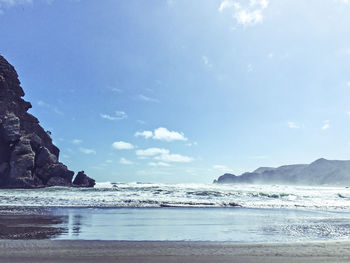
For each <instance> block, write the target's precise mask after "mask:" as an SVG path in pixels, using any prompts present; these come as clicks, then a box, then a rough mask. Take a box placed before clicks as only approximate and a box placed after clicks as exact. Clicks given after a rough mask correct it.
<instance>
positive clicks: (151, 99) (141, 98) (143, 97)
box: [139, 94, 159, 103]
mask: <svg viewBox="0 0 350 263" xmlns="http://www.w3.org/2000/svg"><path fill="white" fill-rule="evenodd" d="M139 99H140V100H143V101H147V102H154V103H159V100H157V99H155V98H150V97H147V96H145V95H142V94H140V95H139Z"/></svg>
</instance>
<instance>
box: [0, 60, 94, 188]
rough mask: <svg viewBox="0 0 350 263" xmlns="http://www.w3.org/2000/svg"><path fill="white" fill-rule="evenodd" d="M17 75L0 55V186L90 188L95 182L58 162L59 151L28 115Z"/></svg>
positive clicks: (45, 132)
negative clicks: (75, 174) (75, 173)
mask: <svg viewBox="0 0 350 263" xmlns="http://www.w3.org/2000/svg"><path fill="white" fill-rule="evenodd" d="M23 96H24V91H23V89H22V87H21V86H20V81H19V79H18V75H17V72H16V70H15V69H14V67H13V66H11V65H10V64H9V63H8V62H7V60H6V59H5V58H4V57H2V56H0V187H1V188H35V187H44V186H79V187H92V186H94V185H95V181H94V180H93V179H91V178H89V177H88V176H86V175H85V174H84V172H79V173H78V175H77V176H76V178H75V180H74V181H73V182H72V179H73V176H74V172H73V171H70V170H68V168H67V166H65V165H64V164H63V163H61V162H59V153H60V151H59V149H58V148H57V147H56V146H55V145H54V144H53V143H52V139H51V137H50V133H49V132H47V131H45V130H44V129H43V128H42V127H41V126H40V124H39V120H38V119H37V118H36V117H34V116H33V115H31V114H30V113H28V112H27V111H28V109H30V108H31V107H32V105H31V104H30V103H29V102H27V101H25V100H24V99H23V98H22V97H23Z"/></svg>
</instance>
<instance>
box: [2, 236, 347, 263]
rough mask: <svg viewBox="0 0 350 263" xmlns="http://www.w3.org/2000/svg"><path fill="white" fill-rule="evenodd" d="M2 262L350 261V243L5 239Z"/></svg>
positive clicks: (259, 262)
mask: <svg viewBox="0 0 350 263" xmlns="http://www.w3.org/2000/svg"><path fill="white" fill-rule="evenodd" d="M0 262H1V263H7V262H126V263H129V262H154V263H158V262H166V263H172V262H203V263H206V262H238V263H240V262H248V263H250V262H252V263H253V262H256V263H265V262H266V263H267V262H272V263H273V262H291V263H293V262H298V263H299V262H310V263H311V262H315V263H316V262H350V242H307V243H256V244H239V243H231V242H142V241H140V242H122V241H50V240H0Z"/></svg>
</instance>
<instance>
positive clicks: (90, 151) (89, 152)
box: [79, 147, 96, 154]
mask: <svg viewBox="0 0 350 263" xmlns="http://www.w3.org/2000/svg"><path fill="white" fill-rule="evenodd" d="M79 150H80V151H81V152H82V153H85V154H96V151H95V150H93V149H87V148H83V147H80V148H79Z"/></svg>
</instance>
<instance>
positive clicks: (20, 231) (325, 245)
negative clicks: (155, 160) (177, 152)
mask: <svg viewBox="0 0 350 263" xmlns="http://www.w3.org/2000/svg"><path fill="white" fill-rule="evenodd" d="M67 221H69V219H68V218H67V217H65V216H57V215H53V214H52V213H51V211H50V209H43V208H33V207H15V208H9V207H0V262H1V263H10V262H11V263H12V262H21V263H22V262H23V263H27V262H28V263H29V262H33V263H34V262H35V263H40V262H45V263H46V262H51V263H63V262H65V263H66V262H72V263H75V262H81V263H89V262H125V263H139V262H152V263H160V262H162V263H163V262H166V263H173V262H181V263H186V262H191V263H196V262H198V263H199V262H201V263H209V262H210V263H214V262H218V263H220V262H233V263H235V262H236V263H274V262H279V263H280V262H288V263H294V262H295V263H297V262H298V263H300V262H301V263H303V262H305V263H316V262H317V263H323V262H334V263H335V262H350V241H340V242H337V241H332V242H321V241H320V242H300V243H298V242H297V243H237V242H185V241H184V242H183V241H180V242H178V241H93V240H52V239H54V238H55V237H57V236H60V235H62V233H64V232H67V231H69V230H68V228H67V226H66V225H67ZM113 231H118V229H113ZM73 232H74V231H73ZM96 234H97V233H96ZM50 239H51V240H50Z"/></svg>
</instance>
